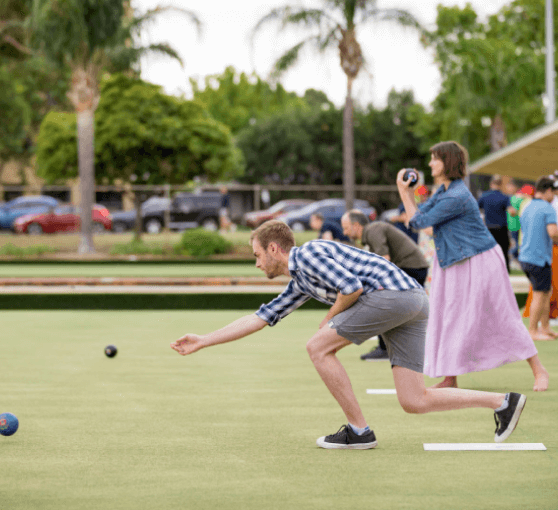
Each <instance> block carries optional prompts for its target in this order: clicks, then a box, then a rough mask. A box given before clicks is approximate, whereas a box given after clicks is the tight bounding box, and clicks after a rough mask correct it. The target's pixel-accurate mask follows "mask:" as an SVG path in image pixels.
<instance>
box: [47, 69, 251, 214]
mask: <svg viewBox="0 0 558 510" xmlns="http://www.w3.org/2000/svg"><path fill="white" fill-rule="evenodd" d="M100 92H101V98H100V102H99V106H98V108H97V112H96V116H95V132H96V139H95V176H96V179H97V182H99V183H103V184H110V183H114V182H115V181H116V180H122V181H125V182H137V183H143V184H166V183H169V184H183V183H184V182H187V181H190V180H192V179H193V178H194V177H195V176H203V177H204V178H207V179H208V180H210V181H217V180H228V179H232V178H235V177H237V176H239V175H240V174H241V173H242V170H243V160H242V154H241V152H240V151H239V150H238V149H237V148H236V147H235V145H234V143H233V139H232V136H231V133H230V130H229V128H228V127H226V126H225V125H223V124H221V123H220V122H217V121H216V120H214V119H212V118H211V117H210V115H209V114H208V113H207V111H206V110H204V108H203V106H202V105H201V104H200V103H198V102H197V101H186V100H184V99H180V98H177V97H173V96H167V95H165V94H163V93H162V92H161V87H159V86H157V85H153V84H151V83H147V82H144V81H142V80H140V79H139V78H135V77H130V76H126V75H123V74H116V75H113V76H112V77H109V78H108V79H106V80H105V81H104V82H102V84H101V89H100ZM76 147H77V144H76V115H75V114H70V113H54V112H51V113H49V114H48V115H47V116H46V117H45V119H44V121H43V123H42V125H41V130H40V133H39V138H38V153H37V166H38V173H39V175H40V176H41V177H43V178H44V179H45V180H47V181H48V182H57V181H59V180H65V179H70V178H74V177H76V176H77V175H78V174H77V160H78V153H77V150H76ZM138 195H139V194H138ZM138 205H139V204H138ZM138 209H139V207H138Z"/></svg>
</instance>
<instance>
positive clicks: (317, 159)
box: [237, 91, 428, 184]
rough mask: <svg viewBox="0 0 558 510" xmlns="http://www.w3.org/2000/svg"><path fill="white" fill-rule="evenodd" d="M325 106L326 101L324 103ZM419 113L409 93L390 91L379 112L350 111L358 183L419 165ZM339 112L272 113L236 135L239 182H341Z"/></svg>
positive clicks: (381, 180) (389, 179) (380, 180)
mask: <svg viewBox="0 0 558 510" xmlns="http://www.w3.org/2000/svg"><path fill="white" fill-rule="evenodd" d="M325 104H326V105H327V103H325ZM423 115H425V113H424V108H423V107H422V106H421V105H417V104H416V103H415V101H414V96H413V94H412V92H409V91H404V92H401V93H398V92H395V91H392V92H391V93H390V95H389V100H388V105H387V106H386V108H384V109H382V110H377V109H375V108H374V107H372V106H369V107H368V108H367V109H366V110H356V111H355V162H356V165H355V166H356V172H355V173H356V182H357V183H358V184H393V183H394V182H395V176H396V174H397V172H398V171H399V170H400V169H401V168H403V167H407V166H412V167H423V165H425V164H426V156H427V150H428V149H427V148H426V149H425V150H424V151H421V150H420V149H419V147H420V140H419V138H418V137H417V136H416V135H415V134H414V130H415V127H416V125H417V123H418V122H419V119H422V116H423ZM342 130H343V124H342V115H341V110H339V109H337V108H335V107H333V106H328V107H326V108H324V107H317V108H313V109H312V110H311V112H309V113H307V112H300V111H291V112H283V113H279V114H276V115H274V116H272V117H269V118H267V119H263V120H262V121H258V122H256V123H254V124H253V125H250V126H249V127H247V128H246V129H244V130H242V131H240V133H239V134H238V136H237V141H238V146H239V147H240V148H241V149H242V151H243V152H244V156H245V159H246V171H245V173H244V175H243V176H242V178H241V180H242V181H243V182H247V183H251V184H255V183H259V184H265V183H267V184H342V182H343V181H342V179H343V151H342Z"/></svg>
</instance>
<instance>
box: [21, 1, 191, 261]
mask: <svg viewBox="0 0 558 510" xmlns="http://www.w3.org/2000/svg"><path fill="white" fill-rule="evenodd" d="M160 11H161V9H156V10H154V11H149V12H148V13H147V14H146V15H144V16H139V17H134V16H133V14H132V15H129V14H127V12H126V4H125V3H124V2H123V1H120V0H117V1H115V0H33V3H32V9H31V18H30V26H31V43H32V46H33V48H34V49H36V50H38V51H40V52H41V53H42V54H44V55H46V56H47V57H48V58H49V59H50V60H52V61H54V62H56V63H57V64H58V65H59V66H60V67H64V66H67V67H69V68H70V70H71V83H70V87H69V92H68V98H69V100H70V101H71V103H72V105H73V107H74V109H75V112H76V115H77V131H78V137H77V138H78V166H79V177H80V187H81V229H82V238H81V244H80V247H79V251H80V252H81V253H89V252H93V251H94V247H93V238H92V222H91V208H92V204H93V193H94V126H95V122H94V115H95V110H96V108H97V105H98V103H99V76H100V74H101V71H102V70H107V69H110V68H111V67H112V68H113V69H115V70H120V69H122V68H126V69H130V68H132V66H133V65H134V64H135V63H136V62H137V61H138V58H139V56H140V55H141V54H142V52H143V51H146V50H149V51H158V52H162V53H164V54H166V55H168V56H171V57H173V58H178V55H177V53H176V52H175V51H173V50H171V49H170V48H169V47H168V46H166V45H155V46H151V47H149V48H139V47H138V46H137V44H136V42H135V39H134V35H135V33H137V30H139V28H140V27H141V25H142V24H143V23H144V22H145V21H147V20H148V19H150V18H152V17H153V15H155V14H156V13H158V12H160ZM181 11H182V10H181ZM182 12H186V13H188V15H189V16H190V18H191V19H192V20H194V21H195V22H196V23H197V24H198V25H199V20H197V18H196V17H195V15H193V13H191V12H189V11H182Z"/></svg>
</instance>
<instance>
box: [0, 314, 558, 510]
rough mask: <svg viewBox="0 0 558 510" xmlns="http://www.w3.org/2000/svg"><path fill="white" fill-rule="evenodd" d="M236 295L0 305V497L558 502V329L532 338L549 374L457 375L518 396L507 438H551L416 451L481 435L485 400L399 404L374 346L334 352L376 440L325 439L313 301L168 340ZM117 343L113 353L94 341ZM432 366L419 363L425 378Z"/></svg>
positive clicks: (21, 507) (486, 431) (46, 501)
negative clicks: (168, 301) (181, 305)
mask: <svg viewBox="0 0 558 510" xmlns="http://www.w3.org/2000/svg"><path fill="white" fill-rule="evenodd" d="M240 315H242V312H200V311H196V312H180V311H173V312H170V311H160V312H123V311H112V312H73V311H61V312H35V311H33V312H23V311H20V312H3V313H2V335H1V336H0V342H1V349H2V358H3V360H4V363H3V364H2V392H1V397H0V412H4V411H9V412H13V413H14V414H16V415H17V416H18V418H19V420H20V429H19V430H18V432H17V433H16V434H15V435H14V436H12V437H8V438H4V437H0V455H1V459H2V476H1V477H0V508H2V510H4V509H9V510H27V509H41V510H50V509H52V510H54V509H55V510H60V509H72V510H80V509H98V508H110V509H111V510H118V509H126V510H127V509H130V510H132V509H133V510H141V509H154V508H158V509H159V508H160V509H165V510H173V509H218V508H219V509H221V508H222V509H227V510H235V509H239V510H251V509H257V510H261V509H266V510H267V509H289V510H290V509H320V510H321V509H332V510H333V509H334V510H339V509H348V508H351V509H399V508H402V509H412V510H422V509H424V510H433V509H475V510H477V509H481V508H482V509H484V508H486V509H506V510H507V509H521V510H524V509H535V508H536V509H553V508H556V501H558V488H557V487H558V485H557V483H556V481H557V479H558V434H557V433H556V423H557V419H558V393H557V390H556V387H557V385H558V352H557V348H558V342H548V343H544V342H543V343H539V344H537V347H538V348H539V351H540V356H541V359H542V361H543V363H544V364H545V365H546V367H547V368H548V369H549V371H550V373H551V389H550V390H549V391H548V392H546V393H544V394H534V393H533V392H532V391H531V387H532V377H531V373H530V370H529V369H528V367H527V364H526V363H514V364H511V365H507V366H504V367H501V368H499V369H497V370H492V371H488V372H482V373H477V374H469V375H467V376H463V377H461V378H460V383H461V385H462V386H464V387H470V388H474V389H486V390H495V391H506V390H509V389H513V390H515V391H521V392H523V393H526V394H527V396H528V400H527V407H526V410H525V412H524V414H523V415H522V418H521V421H520V423H519V425H518V428H517V429H516V431H515V432H514V434H513V435H512V436H511V438H510V440H509V441H510V442H543V443H545V445H546V446H547V448H548V451H546V452H425V451H423V448H422V444H423V443H425V442H427V443H430V442H492V441H493V435H494V422H493V418H492V413H491V412H490V411H488V410H484V409H469V410H464V411H452V412H445V413H432V414H428V415H423V416H414V415H407V414H405V413H404V412H403V411H402V409H401V408H400V406H399V405H398V403H397V400H396V397H395V396H393V395H379V396H371V395H366V393H365V392H366V389H367V388H373V387H375V388H389V387H393V381H392V378H391V372H390V369H389V365H388V364H387V363H365V362H362V361H360V360H359V355H360V354H361V353H363V352H365V351H367V350H368V349H369V348H370V347H371V345H366V344H365V345H363V346H361V347H348V348H346V349H344V350H342V351H341V352H340V353H339V357H340V359H341V361H342V362H343V364H344V365H345V367H346V369H347V371H348V373H349V375H350V377H351V379H352V382H353V387H354V390H355V393H356V394H357V396H358V398H359V400H360V403H361V405H362V407H363V410H364V413H365V416H366V417H367V418H368V420H369V422H370V425H371V426H372V427H373V428H374V430H375V432H376V435H377V437H378V441H379V446H378V448H377V449H375V450H369V451H326V450H322V449H319V448H317V447H316V446H315V440H316V438H317V437H319V436H321V435H324V434H329V433H332V432H335V431H336V430H337V428H338V427H339V426H340V425H341V424H342V423H343V421H344V418H343V415H342V413H341V411H340V409H339V408H338V407H337V405H336V404H335V402H334V401H333V399H332V397H331V396H330V395H329V393H328V392H327V390H326V389H325V387H324V385H323V383H322V382H321V380H320V378H319V377H318V375H317V374H316V372H315V370H314V368H313V366H312V364H311V362H310V361H309V359H308V356H307V354H306V350H305V343H306V340H307V339H308V338H309V337H310V336H311V335H312V334H313V333H314V332H315V331H316V328H317V325H318V323H319V321H320V320H321V318H322V317H323V312H318V311H298V312H295V313H294V314H293V315H291V316H290V317H289V318H287V319H285V321H284V322H282V323H281V324H279V325H278V326H276V327H274V328H265V329H264V330H263V331H261V332H259V333H257V334H255V335H253V336H251V337H248V338H245V339H243V340H240V341H237V342H233V343H229V344H225V345H221V346H217V347H213V348H211V349H207V350H204V351H201V352H199V353H196V354H194V355H192V356H190V357H186V358H183V357H181V356H179V355H178V354H176V353H175V352H174V351H172V350H171V349H170V348H169V343H170V342H171V341H173V340H174V339H176V338H177V337H179V336H181V335H182V334H183V333H185V332H187V331H193V332H199V333H203V332H207V331H210V330H212V329H214V328H217V327H220V326H223V325H225V324H227V323H229V322H230V321H232V320H234V319H235V318H237V317H239V316H240ZM109 343H113V344H115V345H117V346H118V349H119V352H118V355H117V356H116V357H115V358H114V359H108V358H106V357H105V356H104V354H103V348H104V346H105V345H107V344H109ZM428 382H429V383H430V380H429V381H428Z"/></svg>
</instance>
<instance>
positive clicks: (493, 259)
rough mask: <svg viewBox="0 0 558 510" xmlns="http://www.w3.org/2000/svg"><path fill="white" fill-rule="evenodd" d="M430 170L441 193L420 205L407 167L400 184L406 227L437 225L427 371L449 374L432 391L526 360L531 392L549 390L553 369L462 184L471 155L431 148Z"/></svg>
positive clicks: (448, 145) (457, 148) (454, 146)
mask: <svg viewBox="0 0 558 510" xmlns="http://www.w3.org/2000/svg"><path fill="white" fill-rule="evenodd" d="M430 152H431V160H430V163H429V166H430V168H431V170H432V177H433V178H434V181H435V183H436V184H439V185H440V186H439V188H438V190H437V191H436V193H435V194H434V195H433V196H432V197H431V198H430V199H429V200H428V201H427V202H426V203H424V204H421V205H420V206H418V208H417V206H416V204H415V200H414V197H413V190H412V189H411V187H410V186H409V183H410V180H408V181H404V180H403V175H404V174H405V170H401V171H400V172H399V174H398V176H397V187H398V190H399V194H400V195H401V200H402V201H403V204H404V206H405V211H406V213H407V217H408V218H411V220H410V222H409V224H410V226H411V227H413V228H414V229H416V230H420V229H423V228H426V227H430V226H432V227H433V229H434V244H435V247H436V253H435V256H434V263H433V270H432V286H431V289H430V302H431V306H430V310H431V311H430V316H429V319H428V328H427V334H426V352H425V364H424V373H425V374H426V375H428V376H429V377H444V379H443V381H441V382H439V383H438V384H436V385H435V386H434V387H438V388H442V387H457V376H458V375H461V374H467V373H469V372H478V371H481V370H489V369H491V368H496V367H499V366H501V365H504V364H506V363H511V362H514V361H519V360H527V362H528V363H529V365H530V367H531V369H532V371H533V374H534V376H535V384H534V386H533V390H534V391H545V390H546V389H547V388H548V372H547V371H546V369H545V368H544V367H543V365H542V363H541V362H540V360H539V357H538V354H537V349H536V348H535V344H534V343H533V340H532V339H531V336H530V335H529V332H528V331H527V328H526V327H525V325H524V324H523V321H522V320H521V316H520V313H519V308H518V306H517V301H516V300H515V295H514V293H513V289H512V287H511V283H510V279H509V276H508V272H507V269H506V263H505V259H504V254H503V253H502V249H501V248H500V247H499V246H498V244H497V243H496V241H495V240H494V238H493V237H492V235H491V234H490V232H489V231H488V229H487V228H486V226H485V224H484V222H483V221H482V218H481V215H480V211H479V207H478V205H477V201H476V200H475V199H474V197H473V195H472V194H471V192H470V191H469V190H468V189H467V187H466V186H465V183H464V182H463V180H462V179H463V177H464V176H465V175H466V167H467V159H468V154H467V151H466V149H465V148H464V147H462V146H461V145H459V144H458V143H456V142H441V143H438V144H436V145H434V146H433V147H431V148H430Z"/></svg>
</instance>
